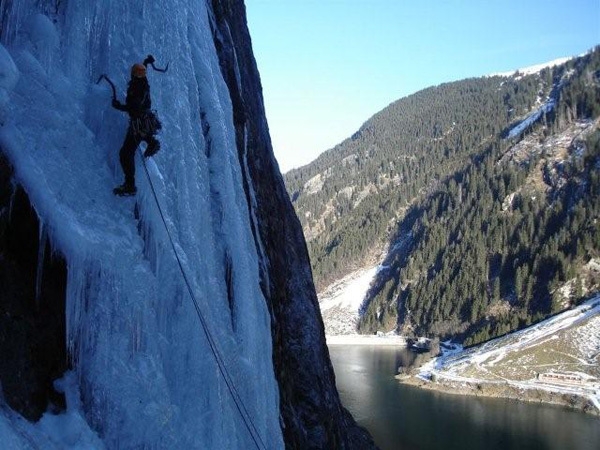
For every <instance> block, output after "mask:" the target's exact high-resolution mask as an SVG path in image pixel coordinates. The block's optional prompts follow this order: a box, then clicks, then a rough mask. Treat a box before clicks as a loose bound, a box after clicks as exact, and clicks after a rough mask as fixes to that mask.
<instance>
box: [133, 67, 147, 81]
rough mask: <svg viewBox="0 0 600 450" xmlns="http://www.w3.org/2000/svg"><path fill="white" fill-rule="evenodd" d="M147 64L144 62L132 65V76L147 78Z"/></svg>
mask: <svg viewBox="0 0 600 450" xmlns="http://www.w3.org/2000/svg"><path fill="white" fill-rule="evenodd" d="M145 77H146V66H144V65H143V64H134V65H133V66H131V78H145Z"/></svg>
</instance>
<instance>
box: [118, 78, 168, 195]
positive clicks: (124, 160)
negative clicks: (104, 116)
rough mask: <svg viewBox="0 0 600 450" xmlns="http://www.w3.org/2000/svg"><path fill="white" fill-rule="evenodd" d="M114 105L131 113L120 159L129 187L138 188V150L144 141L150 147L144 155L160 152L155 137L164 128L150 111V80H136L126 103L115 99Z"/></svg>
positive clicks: (131, 85) (131, 83) (126, 183)
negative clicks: (136, 177) (136, 176)
mask: <svg viewBox="0 0 600 450" xmlns="http://www.w3.org/2000/svg"><path fill="white" fill-rule="evenodd" d="M112 106H113V108H115V109H118V110H119V111H125V112H126V113H127V114H129V119H130V120H129V127H128V129H127V135H126V136H125V141H124V142H123V146H122V147H121V150H120V151H119V159H120V161H121V166H122V168H123V173H124V174H125V185H126V186H135V160H134V156H135V150H136V149H137V147H138V145H139V144H140V142H142V141H146V143H147V144H148V146H147V148H146V151H145V152H144V156H145V157H148V156H152V155H154V154H156V152H158V151H159V150H160V142H159V141H158V140H157V139H156V138H155V137H154V135H155V134H156V132H157V131H158V130H159V129H160V127H161V125H160V122H159V121H158V119H157V118H156V115H155V114H154V113H153V112H152V111H151V110H150V108H151V107H152V101H151V100H150V85H149V84H148V80H147V79H146V77H143V78H136V77H132V78H131V81H130V82H129V87H128V88H127V97H126V99H125V104H122V103H121V102H120V101H118V100H117V99H114V100H113V102H112Z"/></svg>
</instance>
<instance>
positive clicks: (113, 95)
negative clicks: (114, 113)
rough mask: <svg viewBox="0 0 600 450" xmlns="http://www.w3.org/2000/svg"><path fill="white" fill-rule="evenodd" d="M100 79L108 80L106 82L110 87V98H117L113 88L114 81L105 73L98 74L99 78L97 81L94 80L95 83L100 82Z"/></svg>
mask: <svg viewBox="0 0 600 450" xmlns="http://www.w3.org/2000/svg"><path fill="white" fill-rule="evenodd" d="M102 79H105V80H106V81H107V82H108V84H110V88H111V89H112V98H113V100H116V99H117V90H116V89H115V83H113V82H112V81H110V78H108V77H107V76H106V75H104V74H102V75H100V78H98V81H96V84H98V83H100V82H101V81H102Z"/></svg>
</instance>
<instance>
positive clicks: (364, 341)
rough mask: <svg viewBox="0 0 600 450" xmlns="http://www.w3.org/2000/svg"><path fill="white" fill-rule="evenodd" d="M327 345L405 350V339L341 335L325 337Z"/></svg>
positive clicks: (367, 335) (371, 335)
mask: <svg viewBox="0 0 600 450" xmlns="http://www.w3.org/2000/svg"><path fill="white" fill-rule="evenodd" d="M325 341H326V343H327V345H377V346H390V347H401V348H406V347H407V346H408V345H407V343H406V339H405V338H404V337H402V336H397V335H394V336H386V335H376V334H343V335H331V336H329V335H326V336H325Z"/></svg>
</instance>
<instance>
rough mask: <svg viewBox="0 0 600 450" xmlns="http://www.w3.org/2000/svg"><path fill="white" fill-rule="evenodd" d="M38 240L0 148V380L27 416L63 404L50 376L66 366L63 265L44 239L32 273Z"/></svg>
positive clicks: (30, 212)
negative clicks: (40, 257) (39, 263)
mask: <svg viewBox="0 0 600 450" xmlns="http://www.w3.org/2000/svg"><path fill="white" fill-rule="evenodd" d="M39 245H40V232H39V221H38V216H37V214H36V212H35V210H34V209H33V207H32V206H31V204H30V202H29V198H28V197H27V194H26V193H25V191H24V190H23V189H22V188H21V187H19V186H18V185H17V184H15V183H14V180H13V179H12V169H11V167H10V166H9V164H8V161H7V160H6V158H5V157H4V155H3V154H2V152H1V149H0V354H1V355H2V358H1V359H0V383H1V384H2V392H3V395H4V398H5V400H6V402H7V403H8V405H9V406H10V407H11V408H13V409H14V410H15V411H17V412H19V413H20V414H21V415H23V416H24V417H25V418H27V419H29V420H38V419H39V418H40V417H41V416H42V414H43V413H44V412H45V411H46V410H47V409H48V406H50V405H52V409H53V410H55V411H56V410H61V409H64V406H65V401H64V396H63V395H62V394H59V393H58V392H56V391H55V389H54V387H53V382H54V380H55V379H56V378H60V377H61V376H62V374H63V373H64V371H65V370H66V369H67V366H68V364H67V355H66V337H65V293H66V281H67V271H66V265H65V262H64V259H63V258H61V257H60V256H58V255H53V254H52V248H51V247H50V244H49V241H46V242H45V243H43V245H44V246H45V249H44V251H43V252H39V253H40V255H42V257H43V263H42V265H41V266H40V267H39V270H40V272H39V274H38V249H39ZM38 275H39V276H40V277H41V279H40V280H38Z"/></svg>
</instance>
